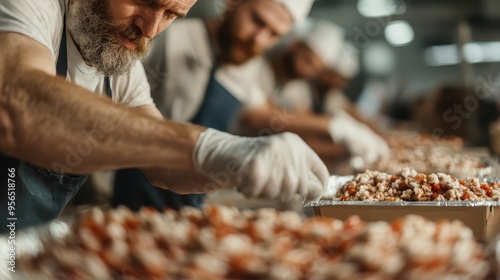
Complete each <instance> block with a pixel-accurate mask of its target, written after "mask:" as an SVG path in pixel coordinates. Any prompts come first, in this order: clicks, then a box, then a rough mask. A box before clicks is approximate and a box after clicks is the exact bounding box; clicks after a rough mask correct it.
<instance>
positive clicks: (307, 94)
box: [257, 58, 313, 110]
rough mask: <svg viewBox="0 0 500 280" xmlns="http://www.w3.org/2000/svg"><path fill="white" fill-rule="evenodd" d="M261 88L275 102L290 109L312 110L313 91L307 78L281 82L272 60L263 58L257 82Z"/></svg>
mask: <svg viewBox="0 0 500 280" xmlns="http://www.w3.org/2000/svg"><path fill="white" fill-rule="evenodd" d="M257 84H258V85H259V88H260V90H261V91H262V92H263V93H265V94H266V96H267V97H268V98H269V99H270V100H272V101H273V102H274V103H275V104H277V105H280V106H282V107H285V108H290V109H303V110H304V109H307V110H312V106H313V96H312V95H313V93H312V89H311V86H310V84H309V82H308V81H306V80H292V81H289V82H287V83H285V84H284V85H283V84H280V83H279V82H278V81H277V78H276V75H275V74H274V71H273V69H272V67H271V64H270V62H269V61H268V60H267V59H265V58H262V67H261V71H260V75H259V80H258V82H257Z"/></svg>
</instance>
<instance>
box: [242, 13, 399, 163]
mask: <svg viewBox="0 0 500 280" xmlns="http://www.w3.org/2000/svg"><path fill="white" fill-rule="evenodd" d="M354 51H355V50H354V49H353V47H352V46H351V45H348V44H347V45H346V44H344V31H343V30H342V29H341V28H340V27H338V26H337V25H335V24H333V23H330V22H328V21H309V22H308V23H307V24H305V25H303V26H301V27H300V28H297V30H296V31H295V32H294V33H292V36H290V38H288V40H286V42H284V43H283V44H282V46H281V47H279V48H277V49H276V50H274V51H273V52H271V53H269V55H267V56H266V61H265V62H264V67H263V68H262V70H261V72H260V73H261V75H260V79H259V80H258V82H256V83H257V84H259V85H260V86H261V90H262V91H263V92H265V93H267V96H268V101H267V103H266V104H265V105H262V106H255V107H251V108H247V109H246V110H245V111H244V113H243V114H242V116H241V121H242V126H243V131H244V134H250V135H258V132H259V131H260V130H261V129H262V128H263V127H266V126H268V125H269V123H270V122H272V121H273V119H274V118H275V113H274V112H275V111H276V108H277V107H285V108H288V109H289V110H288V111H287V114H288V117H289V120H288V121H283V122H281V123H279V126H281V130H280V131H291V132H294V133H297V134H298V135H300V136H301V137H302V138H303V139H304V140H305V141H306V142H307V143H308V144H309V145H310V146H311V147H312V148H313V149H314V150H315V151H316V152H317V153H318V154H319V155H320V157H321V158H322V159H323V160H324V161H325V162H329V161H335V160H336V159H338V158H339V156H340V155H341V152H339V145H341V146H345V147H346V148H347V151H348V152H349V153H350V155H351V156H352V158H353V159H355V160H356V162H358V164H356V165H357V166H358V167H361V168H362V165H364V164H368V163H371V162H373V161H375V160H377V159H378V158H380V157H381V156H384V155H387V154H388V153H389V149H388V146H387V144H386V142H385V141H384V140H383V139H382V138H381V137H380V136H379V135H377V134H376V133H375V132H374V131H372V130H371V129H370V128H368V127H367V126H366V125H364V124H361V123H360V122H358V121H356V120H355V119H353V118H352V117H351V116H350V115H349V114H346V113H345V112H344V111H343V110H337V112H335V114H333V116H327V115H322V114H318V113H320V112H319V110H317V111H316V112H314V110H313V108H314V104H313V102H312V99H311V96H312V88H311V85H310V83H311V82H312V81H315V80H316V81H317V80H319V79H321V78H322V79H325V77H326V80H327V82H328V83H333V84H334V86H335V87H337V88H334V89H333V90H334V91H335V92H338V91H339V90H340V89H343V87H345V85H346V83H347V79H348V78H349V76H351V77H352V76H353V75H354V74H355V73H356V72H357V69H358V67H359V66H358V64H357V61H356V60H355V59H353V58H352V52H354ZM325 91H327V90H325ZM323 94H324V95H325V94H326V93H323ZM318 103H321V101H316V105H318ZM276 132H279V131H276ZM360 162H361V163H360Z"/></svg>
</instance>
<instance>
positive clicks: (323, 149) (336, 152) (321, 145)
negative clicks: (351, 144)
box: [304, 137, 347, 163]
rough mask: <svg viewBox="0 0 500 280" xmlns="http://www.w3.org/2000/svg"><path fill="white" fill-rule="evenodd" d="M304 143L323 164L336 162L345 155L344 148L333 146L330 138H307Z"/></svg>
mask: <svg viewBox="0 0 500 280" xmlns="http://www.w3.org/2000/svg"><path fill="white" fill-rule="evenodd" d="M304 141H305V142H306V143H307V144H308V145H309V146H310V147H311V148H312V149H313V150H314V151H315V152H316V153H317V154H318V155H319V157H320V158H321V159H322V160H323V161H324V162H325V163H328V162H331V161H335V160H338V159H339V158H341V157H343V156H345V155H346V154H347V151H346V150H345V147H344V146H342V145H337V144H334V143H333V142H332V140H331V139H330V138H319V137H308V138H305V139H304Z"/></svg>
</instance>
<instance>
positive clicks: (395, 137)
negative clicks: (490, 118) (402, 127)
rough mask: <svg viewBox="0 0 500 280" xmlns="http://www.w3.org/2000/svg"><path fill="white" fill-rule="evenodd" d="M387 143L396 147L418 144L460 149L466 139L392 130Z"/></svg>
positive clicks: (408, 146) (404, 147) (401, 147)
mask: <svg viewBox="0 0 500 280" xmlns="http://www.w3.org/2000/svg"><path fill="white" fill-rule="evenodd" d="M387 144H389V146H390V147H391V148H395V149H413V148H415V147H417V146H418V147H439V148H445V149H449V150H460V149H462V148H463V147H464V141H463V140H462V139H461V138H460V137H456V136H449V137H432V135H428V134H421V133H418V132H410V131H395V132H390V133H389V134H388V135H387Z"/></svg>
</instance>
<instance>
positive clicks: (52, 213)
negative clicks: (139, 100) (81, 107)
mask: <svg viewBox="0 0 500 280" xmlns="http://www.w3.org/2000/svg"><path fill="white" fill-rule="evenodd" d="M67 68H68V58H67V46H66V26H64V29H63V35H62V38H61V46H60V48H59V56H58V59H57V65H56V69H57V74H58V75H60V76H63V77H66V75H67ZM105 84H106V91H107V94H108V96H110V95H111V94H112V93H111V86H110V82H109V78H107V77H106V78H105ZM12 168H14V169H15V172H14V173H15V177H14V178H13V179H14V180H15V190H14V192H15V200H14V202H15V205H14V207H15V210H14V211H13V214H14V215H11V213H10V212H9V211H8V206H9V205H11V206H12V202H11V201H12V200H9V197H10V198H12V196H11V195H12V194H13V193H12V192H11V193H10V194H9V195H7V194H8V189H7V188H3V189H2V191H3V192H4V193H3V194H1V195H0V220H1V221H2V223H7V224H9V223H10V222H15V225H16V230H18V229H22V228H26V227H29V226H35V225H38V224H41V223H44V222H47V221H50V220H52V219H55V218H57V216H58V215H59V214H60V212H61V211H62V210H63V209H64V207H65V206H66V205H67V204H68V203H69V201H70V200H71V199H72V198H73V197H74V196H75V194H76V193H77V192H78V190H79V189H80V187H81V186H82V185H83V183H84V182H85V180H86V179H87V177H88V176H87V175H70V174H63V173H54V172H52V171H50V170H47V169H44V168H40V167H37V166H35V165H32V164H30V163H27V162H24V161H21V160H18V159H14V158H11V157H8V156H6V155H3V154H1V153H0V178H1V180H2V181H1V182H2V183H1V186H7V181H8V178H9V177H7V175H8V169H12ZM9 173H10V172H9ZM9 202H10V204H9ZM7 219H10V220H7ZM14 219H16V220H14ZM7 230H9V229H8V228H7V227H6V226H1V227H0V232H6V231H7Z"/></svg>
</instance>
